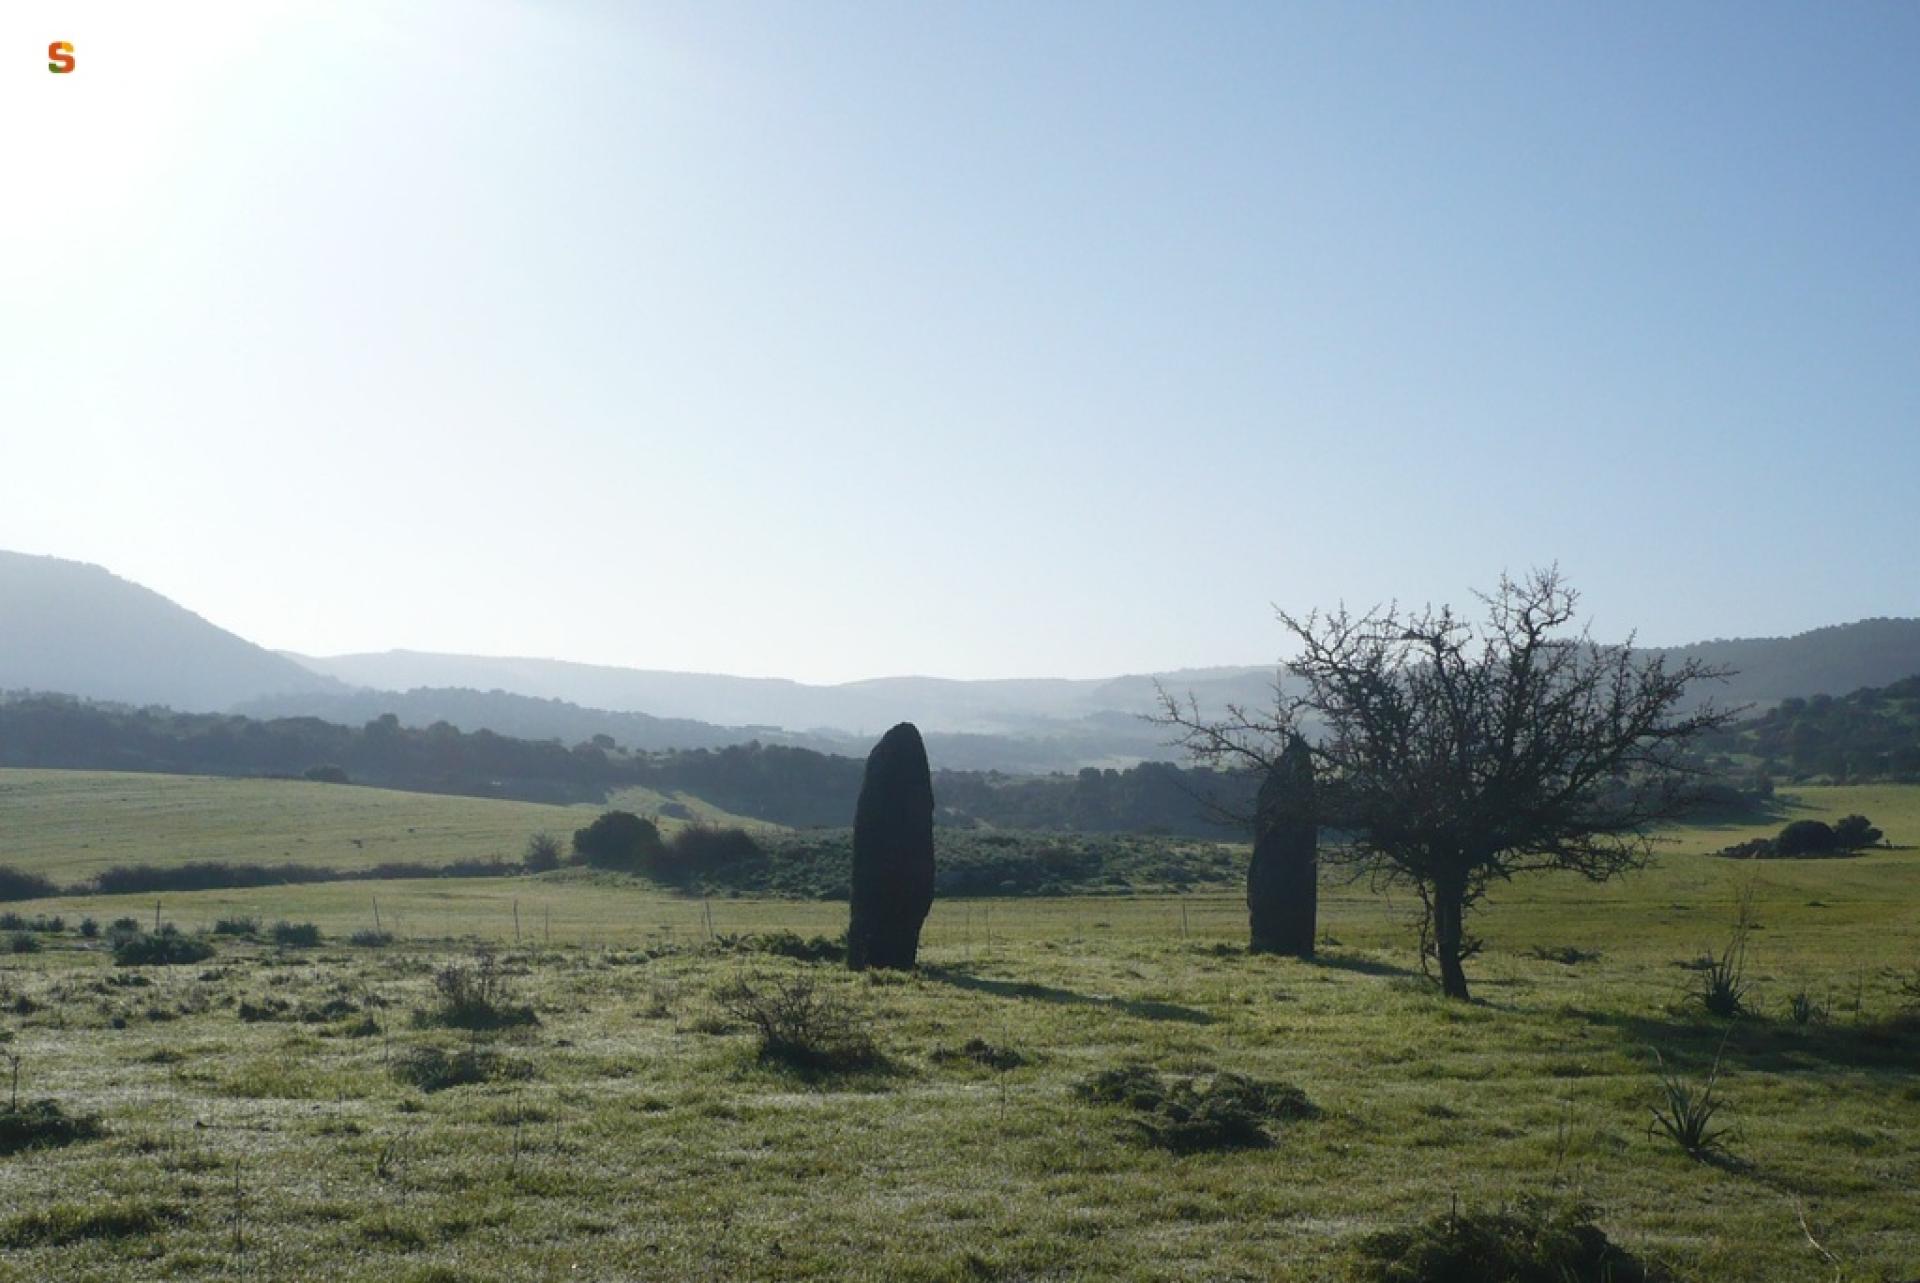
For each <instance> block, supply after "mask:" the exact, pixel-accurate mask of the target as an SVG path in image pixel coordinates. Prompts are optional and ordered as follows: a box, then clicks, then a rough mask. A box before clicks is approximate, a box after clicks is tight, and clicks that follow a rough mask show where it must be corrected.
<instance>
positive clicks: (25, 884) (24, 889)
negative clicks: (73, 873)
mask: <svg viewBox="0 0 1920 1283" xmlns="http://www.w3.org/2000/svg"><path fill="white" fill-rule="evenodd" d="M59 894H60V888H59V887H57V886H55V885H54V884H53V883H52V882H50V881H49V880H47V879H46V878H43V877H41V876H40V875H39V874H38V873H28V872H26V871H25V870H22V869H10V868H7V867H5V866H3V865H0V900H44V899H46V898H47V897H48V896H53V895H59Z"/></svg>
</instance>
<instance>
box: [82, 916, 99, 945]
mask: <svg viewBox="0 0 1920 1283" xmlns="http://www.w3.org/2000/svg"><path fill="white" fill-rule="evenodd" d="M99 934H100V924H99V923H98V922H95V921H94V920H93V919H92V918H82V919H80V935H81V937H82V938H83V939H87V940H92V939H94V938H95V937H97V936H98V935H99Z"/></svg>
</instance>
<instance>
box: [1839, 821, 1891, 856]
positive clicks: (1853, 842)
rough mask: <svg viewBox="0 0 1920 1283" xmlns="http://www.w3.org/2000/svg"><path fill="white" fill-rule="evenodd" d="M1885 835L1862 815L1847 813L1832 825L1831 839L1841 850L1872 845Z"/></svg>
mask: <svg viewBox="0 0 1920 1283" xmlns="http://www.w3.org/2000/svg"><path fill="white" fill-rule="evenodd" d="M1885 836H1886V834H1884V833H1882V832H1881V831H1880V830H1879V829H1876V828H1874V827H1873V823H1872V821H1870V820H1868V819H1867V817H1866V816H1864V815H1849V816H1847V817H1845V818H1844V819H1842V820H1840V821H1839V822H1838V823H1836V824H1835V825H1834V826H1833V840H1834V842H1835V844H1837V845H1838V846H1839V847H1840V849H1841V850H1843V851H1858V850H1860V849H1861V848H1863V847H1869V846H1874V845H1876V844H1877V843H1878V842H1879V841H1880V839H1881V838H1883V837H1885Z"/></svg>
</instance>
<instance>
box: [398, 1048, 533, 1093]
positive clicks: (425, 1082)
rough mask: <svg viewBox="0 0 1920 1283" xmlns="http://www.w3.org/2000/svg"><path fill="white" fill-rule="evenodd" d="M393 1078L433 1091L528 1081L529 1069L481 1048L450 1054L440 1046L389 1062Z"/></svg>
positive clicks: (521, 1063)
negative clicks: (520, 1080)
mask: <svg viewBox="0 0 1920 1283" xmlns="http://www.w3.org/2000/svg"><path fill="white" fill-rule="evenodd" d="M393 1076H394V1077H395V1078H397V1079H399V1080H400V1081H401V1082H403V1083H406V1084H407V1085H408V1086H411V1087H418V1088H419V1089H420V1090H421V1091H427V1092H433V1091H445V1090H447V1089H448V1088H450V1087H470V1086H473V1085H475V1084H478V1083H488V1082H499V1081H511V1080H514V1079H521V1078H530V1077H532V1076H533V1070H532V1067H531V1066H529V1065H527V1064H525V1063H524V1062H522V1061H517V1060H509V1059H508V1058H507V1057H505V1056H502V1055H500V1054H499V1053H498V1052H495V1051H492V1050H490V1049H488V1048H485V1047H468V1048H465V1049H463V1050H460V1051H451V1052H450V1051H447V1050H445V1049H444V1048H441V1047H412V1048H409V1049H408V1050H407V1051H406V1052H404V1053H402V1054H401V1055H400V1056H399V1057H398V1058H397V1059H396V1060H395V1061H394V1062H393Z"/></svg>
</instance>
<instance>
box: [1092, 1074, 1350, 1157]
mask: <svg viewBox="0 0 1920 1283" xmlns="http://www.w3.org/2000/svg"><path fill="white" fill-rule="evenodd" d="M1079 1093H1080V1095H1081V1096H1082V1098H1084V1099H1086V1100H1090V1101H1094V1102H1096V1103H1099V1104H1110V1105H1124V1106H1126V1107H1127V1108H1130V1109H1133V1110H1136V1111H1138V1112H1140V1113H1141V1114H1143V1115H1145V1117H1143V1118H1138V1119H1135V1120H1133V1124H1134V1126H1135V1127H1137V1128H1138V1129H1139V1134H1140V1137H1141V1139H1142V1140H1144V1141H1146V1142H1147V1143H1148V1144H1151V1145H1155V1146H1158V1147H1159V1148H1162V1149H1170V1150H1173V1151H1175V1152H1176V1153H1194V1152H1198V1151H1203V1150H1220V1149H1247V1148H1259V1147H1263V1146H1266V1145H1271V1144H1272V1143H1273V1136H1272V1134H1271V1133H1270V1132H1269V1131H1268V1125H1269V1124H1272V1123H1279V1122H1285V1121H1289V1120H1294V1119H1301V1118H1311V1117H1313V1116H1314V1115H1315V1114H1317V1113H1318V1112H1319V1111H1318V1110H1317V1109H1315V1107H1314V1105H1313V1103H1312V1102H1311V1101H1309V1100H1308V1099H1307V1096H1306V1093H1305V1092H1303V1091H1301V1090H1300V1089H1299V1088H1298V1087H1295V1086H1292V1085H1291V1084H1289V1083H1277V1082H1265V1081H1262V1080H1260V1079H1257V1078H1249V1077H1247V1076H1246V1075H1244V1074H1234V1073H1215V1074H1213V1075H1211V1076H1210V1077H1209V1078H1207V1079H1206V1080H1205V1081H1202V1080H1201V1079H1200V1078H1197V1077H1187V1078H1180V1079H1176V1080H1174V1081H1172V1082H1166V1081H1163V1080H1162V1079H1161V1078H1160V1076H1159V1075H1158V1074H1156V1073H1154V1072H1153V1070H1151V1069H1149V1068H1148V1067H1146V1066H1145V1065H1122V1066H1120V1067H1118V1068H1115V1069H1108V1070H1103V1071H1102V1072H1100V1073H1098V1074H1095V1075H1094V1076H1093V1077H1092V1078H1090V1079H1088V1080H1086V1081H1085V1082H1083V1083H1081V1084H1080V1088H1079Z"/></svg>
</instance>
